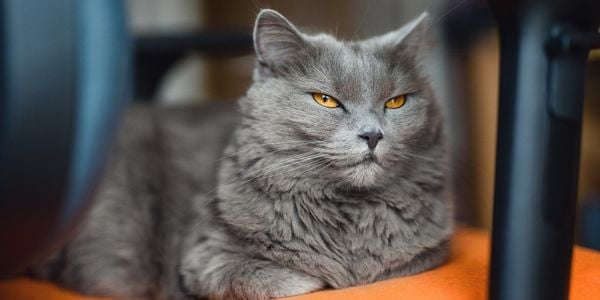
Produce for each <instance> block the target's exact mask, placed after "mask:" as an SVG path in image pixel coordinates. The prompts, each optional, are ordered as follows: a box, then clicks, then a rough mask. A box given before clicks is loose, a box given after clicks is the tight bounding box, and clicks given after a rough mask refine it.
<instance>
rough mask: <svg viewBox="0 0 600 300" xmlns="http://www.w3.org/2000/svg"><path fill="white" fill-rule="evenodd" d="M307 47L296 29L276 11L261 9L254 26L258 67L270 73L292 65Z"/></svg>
mask: <svg viewBox="0 0 600 300" xmlns="http://www.w3.org/2000/svg"><path fill="white" fill-rule="evenodd" d="M307 47H308V44H307V42H306V41H305V40H304V38H303V36H302V34H301V33H300V31H298V29H296V27H295V26H294V25H293V24H292V23H291V22H290V21H288V20H287V19H286V18H285V17H284V16H282V15H281V14H280V13H278V12H277V11H274V10H272V9H263V10H261V11H260V13H259V14H258V16H257V17H256V23H255V25H254V49H255V51H256V56H257V58H258V63H259V66H260V67H262V68H267V69H270V70H271V71H274V70H277V69H278V68H280V67H282V66H285V65H286V64H290V63H294V62H296V61H298V60H299V59H300V55H301V54H302V52H303V51H304V50H306V49H307Z"/></svg>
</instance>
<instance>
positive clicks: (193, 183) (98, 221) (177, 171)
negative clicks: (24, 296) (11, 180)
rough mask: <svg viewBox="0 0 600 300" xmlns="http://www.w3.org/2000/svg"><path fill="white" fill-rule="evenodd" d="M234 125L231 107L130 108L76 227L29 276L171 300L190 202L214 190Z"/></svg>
mask: <svg viewBox="0 0 600 300" xmlns="http://www.w3.org/2000/svg"><path fill="white" fill-rule="evenodd" d="M237 118H238V116H237V109H236V106H235V105H234V104H232V103H209V104H202V105H186V106H156V105H134V106H132V107H131V108H130V109H129V110H128V111H127V112H126V113H125V115H124V116H123V120H122V122H121V124H120V127H119V130H118V134H117V137H116V140H115V143H114V147H113V149H112V151H111V154H110V156H109V159H108V163H107V167H106V169H105V172H104V175H103V178H102V180H101V182H100V185H99V187H98V189H97V192H96V194H95V199H94V204H93V206H92V207H91V209H90V211H89V213H88V215H87V216H86V218H85V220H84V222H83V223H82V224H81V226H80V227H79V228H78V231H77V233H76V234H75V236H74V238H73V239H71V240H70V241H68V243H67V244H66V245H65V248H63V249H62V250H61V251H60V252H57V253H55V254H54V255H53V256H52V257H50V258H49V259H48V260H47V261H46V262H45V263H44V264H41V265H39V266H38V267H36V268H34V270H33V272H34V274H36V275H38V276H41V277H43V278H47V279H52V280H55V281H58V282H60V283H62V284H63V285H65V286H67V287H69V288H72V289H75V290H77V291H80V292H83V293H86V294H92V295H102V296H106V295H108V296H118V297H124V298H127V299H138V298H143V299H148V298H153V299H166V298H170V299H173V298H179V297H178V294H179V291H178V290H177V282H176V278H177V276H176V270H175V267H176V265H177V261H178V260H179V244H180V242H181V241H182V239H183V236H182V234H183V233H184V232H185V228H186V226H188V225H189V222H190V220H191V219H193V218H194V215H193V213H191V212H192V211H193V209H192V206H193V202H194V199H195V198H194V196H195V195H198V194H203V193H206V192H207V191H209V190H211V189H213V188H214V186H215V184H216V179H215V177H216V176H215V174H216V169H217V167H218V164H219V161H220V157H221V155H222V154H221V153H222V150H223V148H224V147H225V145H226V143H227V141H228V140H229V137H230V134H231V132H232V131H233V128H234V127H235V124H236V123H237ZM160 295H162V296H160ZM167 295H168V296H167Z"/></svg>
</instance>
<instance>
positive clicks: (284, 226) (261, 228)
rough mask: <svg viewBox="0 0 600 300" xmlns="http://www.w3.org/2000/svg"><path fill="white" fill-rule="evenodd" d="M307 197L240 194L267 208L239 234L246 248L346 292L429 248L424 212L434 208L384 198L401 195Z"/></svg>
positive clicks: (241, 197) (251, 201) (243, 197)
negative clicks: (394, 203)
mask: <svg viewBox="0 0 600 300" xmlns="http://www.w3.org/2000/svg"><path fill="white" fill-rule="evenodd" d="M308 194H309V195H307V194H306V193H303V192H301V191H296V192H294V193H281V194H277V193H272V194H262V193H257V194H255V195H251V194H250V193H240V194H237V197H240V199H244V200H241V201H240V202H238V203H241V202H242V201H244V202H250V203H254V204H253V207H254V208H255V207H263V209H261V210H260V212H258V211H255V212H252V213H251V214H250V215H251V216H253V217H252V220H249V221H248V223H247V224H239V225H241V226H240V227H238V228H237V229H236V230H241V231H242V233H241V234H242V235H243V236H244V237H245V239H246V242H249V244H250V245H251V246H250V247H249V248H248V249H251V250H250V251H253V252H254V254H255V255H258V256H262V257H265V258H267V259H270V260H273V261H276V262H278V263H280V264H282V265H286V266H288V267H290V268H293V269H298V270H301V271H303V272H305V273H308V274H311V275H314V276H317V277H320V278H325V279H326V281H327V282H328V283H329V284H330V285H332V286H334V287H347V286H354V285H357V284H364V283H369V282H373V281H376V280H378V279H382V278H385V277H387V276H386V274H389V273H392V272H395V271H397V269H398V268H400V267H401V266H402V265H404V264H406V263H407V262H408V261H410V260H411V259H412V258H413V257H415V256H416V255H418V253H419V252H420V251H422V249H423V246H424V244H426V243H427V242H426V240H425V241H424V239H423V237H422V235H423V232H425V231H427V230H428V229H429V228H428V227H430V226H431V225H432V224H431V221H430V220H428V219H427V218H425V217H424V215H425V214H424V213H423V212H424V211H425V210H430V209H431V207H428V205H429V204H428V203H427V202H425V201H420V202H415V201H411V204H405V205H401V204H400V203H401V202H402V201H401V199H398V201H397V202H398V205H393V204H390V203H389V202H388V201H384V200H386V199H382V198H385V197H388V198H390V197H402V196H403V195H397V194H396V195H390V194H386V193H379V194H376V193H373V194H371V195H369V194H362V195H353V196H352V195H350V196H349V195H341V194H339V193H335V192H331V193H329V194H327V193H323V194H322V195H321V197H315V195H314V193H308ZM230 197H235V196H233V195H230ZM248 200H249V201H248ZM388 200H392V199H388ZM233 202H236V201H235V200H233ZM392 202H394V201H392ZM258 203H260V204H258ZM230 211H231V210H230ZM225 215H227V214H225ZM236 219H237V220H238V222H239V220H240V219H239V218H238V217H236ZM437 240H439V239H436V243H437ZM425 246H427V245H425ZM429 246H431V247H435V246H437V244H435V243H432V244H431V245H429Z"/></svg>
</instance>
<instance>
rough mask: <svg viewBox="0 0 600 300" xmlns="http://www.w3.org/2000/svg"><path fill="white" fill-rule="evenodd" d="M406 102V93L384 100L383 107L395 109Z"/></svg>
mask: <svg viewBox="0 0 600 300" xmlns="http://www.w3.org/2000/svg"><path fill="white" fill-rule="evenodd" d="M404 104H406V95H400V96H396V97H394V98H392V99H390V100H388V101H386V102H385V108H389V109H396V108H400V107H402V106H404Z"/></svg>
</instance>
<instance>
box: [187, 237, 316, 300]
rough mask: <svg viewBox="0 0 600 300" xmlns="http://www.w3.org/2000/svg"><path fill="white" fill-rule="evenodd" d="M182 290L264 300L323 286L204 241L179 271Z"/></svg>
mask: <svg viewBox="0 0 600 300" xmlns="http://www.w3.org/2000/svg"><path fill="white" fill-rule="evenodd" d="M180 272H181V279H182V281H183V282H182V284H183V287H184V289H186V291H187V292H188V293H190V294H193V295H194V296H199V297H208V298H210V299H236V300H237V299H240V300H241V299H243V300H263V299H271V298H279V297H287V296H293V295H301V294H306V293H309V292H312V291H316V290H319V289H322V288H324V287H325V286H326V284H325V282H324V281H322V280H321V279H318V278H316V277H313V276H310V275H307V274H304V273H301V272H298V271H295V270H292V269H289V268H285V267H282V266H279V265H277V264H276V263H274V262H272V261H269V260H264V259H258V258H250V257H248V256H246V255H245V254H243V253H241V252H232V251H231V249H228V250H226V249H224V248H223V247H220V245H219V243H218V242H214V241H205V242H203V243H202V244H200V245H197V246H196V247H194V248H193V249H191V251H189V252H188V253H187V254H186V255H185V256H184V257H183V261H182V265H181V268H180Z"/></svg>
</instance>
